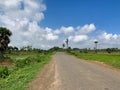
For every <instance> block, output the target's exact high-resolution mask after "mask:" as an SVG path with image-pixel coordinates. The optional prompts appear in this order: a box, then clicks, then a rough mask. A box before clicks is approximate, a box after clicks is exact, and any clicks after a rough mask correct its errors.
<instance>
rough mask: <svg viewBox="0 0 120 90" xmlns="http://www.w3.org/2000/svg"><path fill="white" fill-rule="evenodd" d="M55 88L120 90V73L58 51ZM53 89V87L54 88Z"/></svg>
mask: <svg viewBox="0 0 120 90" xmlns="http://www.w3.org/2000/svg"><path fill="white" fill-rule="evenodd" d="M54 60H55V66H56V73H55V76H56V82H55V83H56V84H55V85H54V86H55V87H54V89H55V90H120V73H119V72H115V71H113V70H111V69H108V68H105V67H102V66H100V65H96V64H93V63H89V62H86V61H83V60H80V59H77V58H75V57H74V56H70V55H67V54H66V53H63V52H58V53H56V54H55V55H54ZM52 90H53V89H52Z"/></svg>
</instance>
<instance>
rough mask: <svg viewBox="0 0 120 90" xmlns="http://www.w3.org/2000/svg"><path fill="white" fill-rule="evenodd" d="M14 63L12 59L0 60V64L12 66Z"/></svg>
mask: <svg viewBox="0 0 120 90" xmlns="http://www.w3.org/2000/svg"><path fill="white" fill-rule="evenodd" d="M13 65H14V63H13V62H12V61H2V62H0V66H13Z"/></svg>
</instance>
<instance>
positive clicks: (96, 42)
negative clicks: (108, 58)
mask: <svg viewBox="0 0 120 90" xmlns="http://www.w3.org/2000/svg"><path fill="white" fill-rule="evenodd" d="M94 43H95V52H96V53H97V44H98V41H94Z"/></svg>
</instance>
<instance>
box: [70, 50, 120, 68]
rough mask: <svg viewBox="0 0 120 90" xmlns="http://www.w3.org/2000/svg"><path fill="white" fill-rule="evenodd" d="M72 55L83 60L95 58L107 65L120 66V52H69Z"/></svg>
mask: <svg viewBox="0 0 120 90" xmlns="http://www.w3.org/2000/svg"><path fill="white" fill-rule="evenodd" d="M71 54H72V55H75V56H76V57H78V58H80V59H84V60H95V61H100V62H104V63H106V64H108V65H111V66H113V67H115V68H120V53H117V54H116V53H113V54H106V53H97V54H96V53H80V52H75V51H72V52H71Z"/></svg>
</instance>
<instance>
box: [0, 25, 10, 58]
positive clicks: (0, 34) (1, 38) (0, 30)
mask: <svg viewBox="0 0 120 90" xmlns="http://www.w3.org/2000/svg"><path fill="white" fill-rule="evenodd" d="M11 35H12V32H11V31H10V30H9V29H7V28H4V27H0V58H4V56H3V54H4V51H5V50H6V49H7V47H8V44H9V43H10V39H9V38H10V36H11Z"/></svg>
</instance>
